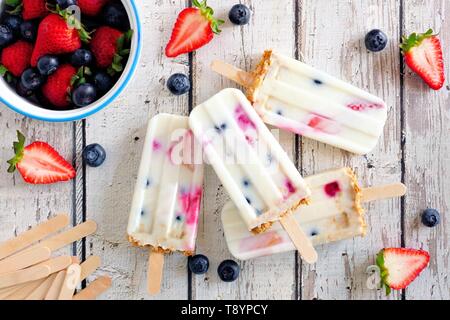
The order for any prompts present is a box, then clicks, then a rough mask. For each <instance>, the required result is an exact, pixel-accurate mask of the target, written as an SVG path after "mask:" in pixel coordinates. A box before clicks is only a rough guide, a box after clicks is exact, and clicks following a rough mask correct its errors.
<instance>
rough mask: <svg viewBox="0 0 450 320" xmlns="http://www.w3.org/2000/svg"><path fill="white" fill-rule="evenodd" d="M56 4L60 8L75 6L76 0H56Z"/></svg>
mask: <svg viewBox="0 0 450 320" xmlns="http://www.w3.org/2000/svg"><path fill="white" fill-rule="evenodd" d="M56 4H57V5H58V6H59V7H60V8H61V9H67V7H70V6H76V5H77V4H78V2H77V0H56Z"/></svg>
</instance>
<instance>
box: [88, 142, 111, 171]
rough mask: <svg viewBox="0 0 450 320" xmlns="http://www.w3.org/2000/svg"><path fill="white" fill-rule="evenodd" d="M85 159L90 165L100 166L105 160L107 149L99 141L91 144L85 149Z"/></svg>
mask: <svg viewBox="0 0 450 320" xmlns="http://www.w3.org/2000/svg"><path fill="white" fill-rule="evenodd" d="M83 159H84V161H85V162H86V164H87V165H88V166H90V167H94V168H95V167H99V166H101V165H102V164H103V162H105V159H106V151H105V149H103V147H102V146H101V145H99V144H98V143H94V144H90V145H88V146H86V147H85V148H84V150H83Z"/></svg>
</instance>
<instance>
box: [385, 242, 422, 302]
mask: <svg viewBox="0 0 450 320" xmlns="http://www.w3.org/2000/svg"><path fill="white" fill-rule="evenodd" d="M429 261H430V255H429V254H428V252H426V251H423V250H415V249H406V248H387V249H383V250H381V251H380V252H379V253H378V255H377V265H378V267H379V268H380V269H381V283H382V285H384V286H385V287H386V294H389V293H390V292H391V289H394V290H401V289H405V288H406V287H407V286H408V285H409V284H410V283H411V282H413V281H414V279H415V278H417V276H418V275H419V274H420V273H421V272H422V270H423V269H425V268H426V267H427V265H428V262H429Z"/></svg>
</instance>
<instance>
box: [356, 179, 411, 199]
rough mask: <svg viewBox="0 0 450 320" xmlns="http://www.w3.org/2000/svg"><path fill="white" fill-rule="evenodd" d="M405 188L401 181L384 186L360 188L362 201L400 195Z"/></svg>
mask: <svg viewBox="0 0 450 320" xmlns="http://www.w3.org/2000/svg"><path fill="white" fill-rule="evenodd" d="M406 191H407V188H406V186H405V185H404V184H403V183H394V184H388V185H385V186H378V187H371V188H365V189H362V199H361V201H362V202H371V201H375V200H382V199H390V198H397V197H402V196H404V195H405V194H406Z"/></svg>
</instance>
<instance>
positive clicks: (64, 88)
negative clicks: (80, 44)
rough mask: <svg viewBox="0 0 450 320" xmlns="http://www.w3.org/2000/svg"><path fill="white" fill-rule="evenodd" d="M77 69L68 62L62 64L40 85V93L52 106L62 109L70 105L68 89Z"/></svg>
mask: <svg viewBox="0 0 450 320" xmlns="http://www.w3.org/2000/svg"><path fill="white" fill-rule="evenodd" d="M76 75H77V69H75V68H74V67H73V66H71V65H70V64H64V65H62V66H60V67H59V68H58V70H56V72H55V73H53V74H52V75H50V76H49V77H48V79H47V82H46V83H45V84H44V85H43V86H42V94H43V95H44V97H45V98H46V99H47V100H48V102H50V103H51V104H52V105H53V106H55V107H57V108H59V109H64V108H67V107H68V106H70V91H71V89H72V86H73V78H74V77H75V76H76Z"/></svg>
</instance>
